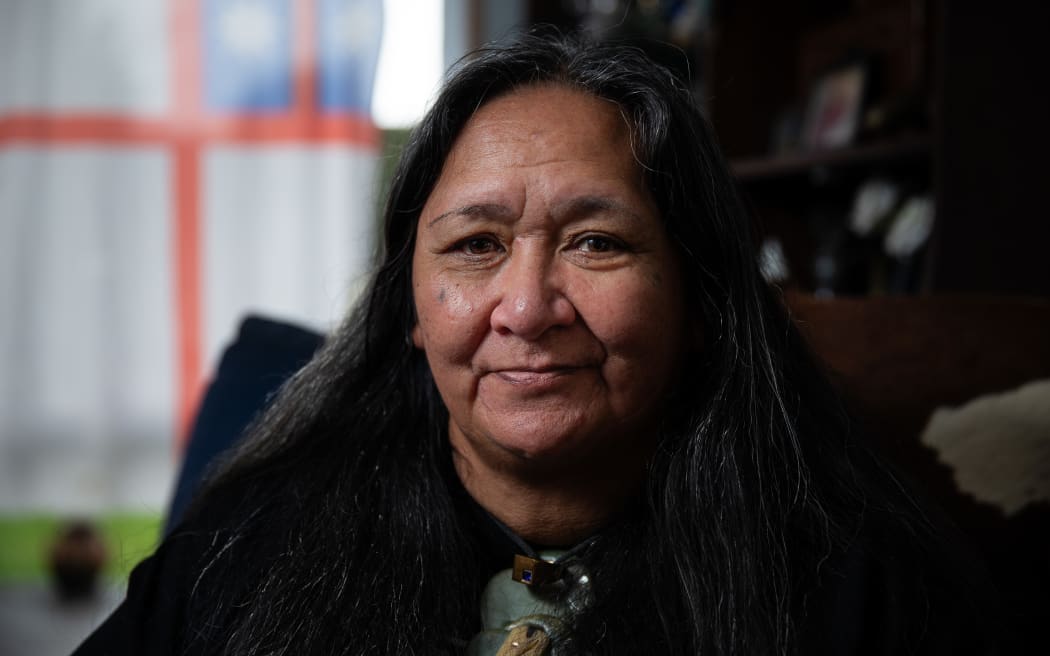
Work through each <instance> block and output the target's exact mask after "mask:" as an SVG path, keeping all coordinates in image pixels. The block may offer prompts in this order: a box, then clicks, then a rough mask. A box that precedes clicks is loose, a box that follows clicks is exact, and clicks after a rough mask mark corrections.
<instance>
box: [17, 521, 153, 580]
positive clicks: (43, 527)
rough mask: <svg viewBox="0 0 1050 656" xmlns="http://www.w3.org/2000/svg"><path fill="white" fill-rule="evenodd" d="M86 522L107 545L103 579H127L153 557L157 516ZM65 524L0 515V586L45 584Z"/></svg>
mask: <svg viewBox="0 0 1050 656" xmlns="http://www.w3.org/2000/svg"><path fill="white" fill-rule="evenodd" d="M80 519H83V517H81V518H80ZM87 519H90V520H91V521H92V522H93V523H94V524H95V526H96V527H97V528H98V530H99V531H100V532H101V534H102V538H103V540H104V541H105V543H106V551H107V554H108V558H107V560H106V567H105V570H104V576H105V577H106V578H109V579H111V580H113V579H116V580H122V579H126V578H127V576H128V574H129V573H130V572H131V570H132V568H134V567H135V565H137V564H138V563H139V562H140V561H141V560H142V559H143V558H145V557H146V556H148V555H150V554H151V553H153V550H154V549H155V548H156V546H157V541H158V538H159V537H160V533H161V527H162V525H163V517H162V516H161V514H160V513H159V512H158V513H126V512H120V513H109V514H105V515H99V516H96V517H89V518H87ZM66 520H67V518H65V517H60V516H58V515H50V514H17V515H14V514H12V515H0V583H9V582H16V581H17V582H25V581H43V580H46V579H47V578H48V570H47V556H48V551H49V549H50V548H51V544H52V542H53V541H54V539H55V536H56V535H58V532H59V528H60V527H61V526H63V525H64V523H65V521H66Z"/></svg>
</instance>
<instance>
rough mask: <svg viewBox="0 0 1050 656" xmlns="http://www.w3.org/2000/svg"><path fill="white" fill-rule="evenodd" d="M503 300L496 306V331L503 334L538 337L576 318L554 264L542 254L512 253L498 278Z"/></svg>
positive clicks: (494, 316) (493, 328) (525, 337)
mask: <svg viewBox="0 0 1050 656" xmlns="http://www.w3.org/2000/svg"><path fill="white" fill-rule="evenodd" d="M496 283H497V285H498V288H499V293H500V299H499V302H498V303H497V304H496V306H495V307H494V308H493V309H492V315H491V317H490V323H491V326H492V330H494V331H495V332H496V333H497V334H500V335H515V336H517V337H521V338H522V339H527V340H534V339H538V338H539V337H540V336H542V335H543V334H544V333H545V332H547V331H548V330H550V329H551V328H553V327H555V326H569V325H572V323H573V322H575V321H576V308H575V307H574V306H573V304H572V301H570V300H569V299H568V297H567V296H566V295H565V290H564V286H563V284H562V282H561V281H560V280H559V279H558V276H557V275H556V274H555V272H554V270H553V263H552V262H550V261H549V259H548V258H546V257H545V256H543V255H542V254H540V253H535V254H526V253H517V254H515V256H511V258H510V261H508V262H507V263H506V264H505V265H504V268H503V270H502V271H501V272H500V275H499V276H498V277H497V279H496Z"/></svg>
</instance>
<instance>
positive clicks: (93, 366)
mask: <svg viewBox="0 0 1050 656" xmlns="http://www.w3.org/2000/svg"><path fill="white" fill-rule="evenodd" d="M380 6H381V2H380V1H379V0H296V1H293V0H78V1H77V2H67V1H64V0H0V317H2V320H0V512H16V511H18V512H20V511H28V510H34V511H39V510H44V511H57V512H95V511H99V510H105V509H131V510H147V509H148V510H156V509H159V508H161V507H162V506H163V505H164V503H165V502H166V501H167V496H168V494H169V493H170V483H171V478H172V476H173V473H174V469H175V461H176V458H177V454H178V450H179V440H180V439H181V432H182V431H183V429H184V427H185V425H186V422H187V421H188V420H189V417H190V413H191V412H192V411H193V409H194V408H195V405H196V403H197V402H198V401H199V395H200V392H201V390H202V385H203V383H204V382H205V380H206V379H207V377H208V375H209V373H210V370H211V368H212V367H213V366H214V365H215V364H216V360H217V357H218V356H219V354H220V353H221V351H222V349H223V347H224V346H225V344H226V343H227V342H228V341H229V340H230V339H231V338H232V337H233V336H234V334H235V331H236V328H237V325H238V324H239V322H240V320H241V319H242V318H243V317H244V316H245V315H246V314H248V313H259V314H264V315H268V316H271V317H274V318H278V319H283V320H288V321H293V322H297V323H300V324H304V325H308V326H313V327H315V328H318V329H326V328H329V327H331V326H332V325H333V324H334V323H335V322H336V321H338V319H339V318H340V316H341V315H342V313H343V312H344V311H345V309H346V307H347V306H348V304H349V303H350V302H351V301H352V296H353V294H354V292H355V290H356V289H357V288H358V286H359V284H360V282H361V281H362V280H363V278H364V277H365V275H366V274H367V270H368V267H369V264H370V261H371V259H370V258H371V255H372V250H373V244H374V237H373V234H374V225H375V220H374V212H373V208H374V206H375V187H376V181H375V172H376V170H377V166H376V164H377V157H378V155H377V144H378V132H377V130H376V129H375V127H374V126H373V124H372V122H371V119H370V117H369V114H368V108H369V106H370V101H371V98H370V96H371V89H372V82H373V78H374V70H375V63H376V58H377V56H378V47H379V34H380V26H381V9H380Z"/></svg>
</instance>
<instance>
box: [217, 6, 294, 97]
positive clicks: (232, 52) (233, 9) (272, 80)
mask: <svg viewBox="0 0 1050 656" xmlns="http://www.w3.org/2000/svg"><path fill="white" fill-rule="evenodd" d="M289 5H290V0H205V3H204V13H203V19H204V30H203V31H204V79H205V86H206V90H205V97H206V99H207V105H208V107H210V108H212V109H219V110H232V111H247V112H252V111H261V112H269V111H280V110H287V109H289V108H290V107H291V104H292V39H291V31H292V21H291V8H290V6H289Z"/></svg>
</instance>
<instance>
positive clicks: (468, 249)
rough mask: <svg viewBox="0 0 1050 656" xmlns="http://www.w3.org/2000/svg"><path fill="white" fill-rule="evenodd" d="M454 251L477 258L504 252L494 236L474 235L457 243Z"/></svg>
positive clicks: (453, 248)
mask: <svg viewBox="0 0 1050 656" xmlns="http://www.w3.org/2000/svg"><path fill="white" fill-rule="evenodd" d="M452 250H453V251H454V252H456V253H461V254H463V255H467V256H469V257H475V258H476V257H484V256H486V255H493V254H496V253H498V252H500V251H501V250H502V246H501V245H500V243H499V240H498V239H496V238H495V237H493V236H492V235H472V236H470V237H467V238H466V239H462V240H460V241H458V242H456V243H455V244H454V245H453V247H452Z"/></svg>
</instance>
